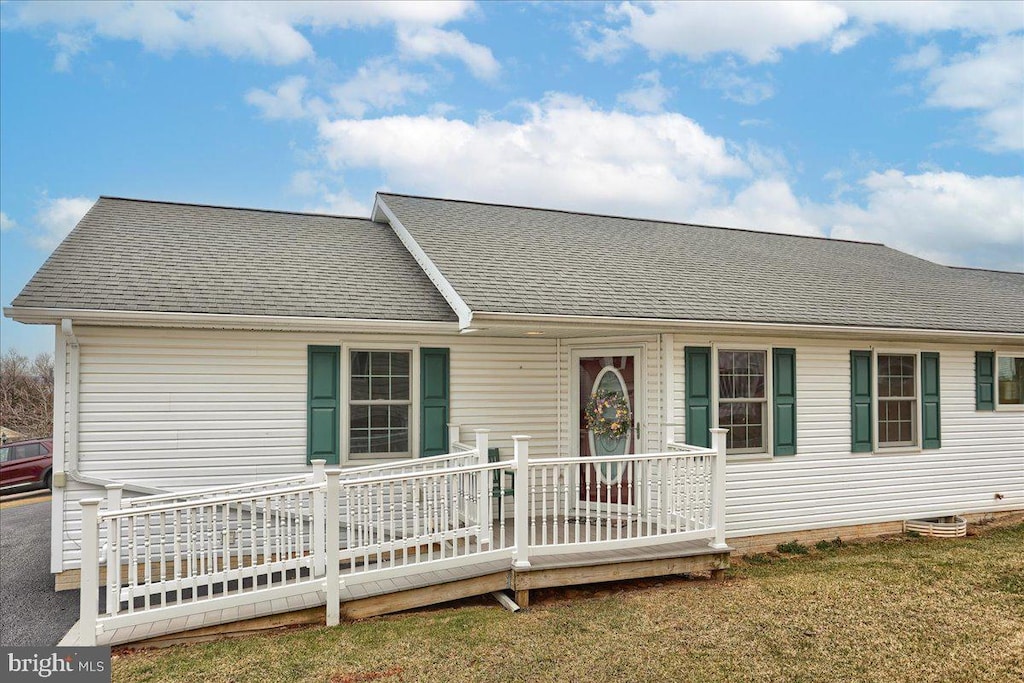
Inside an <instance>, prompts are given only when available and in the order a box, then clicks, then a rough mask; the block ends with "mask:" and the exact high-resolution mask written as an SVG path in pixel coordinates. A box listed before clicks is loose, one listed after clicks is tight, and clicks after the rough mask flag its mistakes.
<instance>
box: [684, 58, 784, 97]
mask: <svg viewBox="0 0 1024 683" xmlns="http://www.w3.org/2000/svg"><path fill="white" fill-rule="evenodd" d="M736 69H737V67H736V65H735V64H732V63H731V60H727V63H726V65H725V66H723V67H721V68H716V69H708V70H707V72H705V74H704V79H703V82H702V85H703V86H704V87H705V88H714V89H715V90H720V91H721V92H722V96H723V97H725V98H726V99H727V100H732V101H733V102H738V103H740V104H746V105H754V104H759V103H761V102H764V101H765V100H767V99H770V98H772V97H774V96H775V86H774V85H772V84H771V83H770V82H768V81H759V80H756V79H754V78H751V77H750V76H744V75H742V74H740V73H739V72H738V71H737V70H736Z"/></svg>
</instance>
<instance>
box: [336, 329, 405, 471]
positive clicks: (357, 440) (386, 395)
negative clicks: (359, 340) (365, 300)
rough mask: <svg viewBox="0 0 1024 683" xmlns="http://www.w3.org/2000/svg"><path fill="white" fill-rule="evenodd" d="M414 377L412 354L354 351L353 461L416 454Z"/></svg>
mask: <svg viewBox="0 0 1024 683" xmlns="http://www.w3.org/2000/svg"><path fill="white" fill-rule="evenodd" d="M412 378H413V353H412V351H411V350H407V349H401V350H396V349H381V350H372V349H371V350H363V349H351V350H349V352H348V406H347V408H348V420H347V427H348V434H347V435H346V438H347V439H348V441H347V446H348V448H347V449H346V451H347V453H348V457H349V458H352V459H364V458H400V457H409V456H410V455H411V454H412V438H413V435H412V424H413V415H412V408H413V381H412Z"/></svg>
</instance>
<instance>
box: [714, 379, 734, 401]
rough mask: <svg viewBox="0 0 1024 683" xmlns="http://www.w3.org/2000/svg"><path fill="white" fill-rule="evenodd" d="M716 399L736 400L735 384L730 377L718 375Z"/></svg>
mask: <svg viewBox="0 0 1024 683" xmlns="http://www.w3.org/2000/svg"><path fill="white" fill-rule="evenodd" d="M718 397H719V398H736V382H735V378H734V377H733V376H732V375H726V374H719V375H718Z"/></svg>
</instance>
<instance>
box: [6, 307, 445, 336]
mask: <svg viewBox="0 0 1024 683" xmlns="http://www.w3.org/2000/svg"><path fill="white" fill-rule="evenodd" d="M4 315H5V316H7V317H8V318H11V319H12V320H17V321H18V322H19V323H27V324H46V325H57V324H61V321H62V320H65V319H71V318H74V319H75V320H77V321H78V322H79V324H88V325H116V326H135V327H188V328H201V329H203V328H205V329H229V330H232V329H233V330H276V331H311V332H347V331H350V330H351V331H359V332H396V333H408V334H426V333H430V332H437V333H453V332H457V331H458V325H457V324H456V323H454V322H436V321H423V320H373V319H364V318H316V317H308V316H284V315H280V316H275V315H235V314H227V313H225V314H221V313H180V312H173V311H170V312H168V311H117V310H111V311H107V310H100V309H90V308H81V309H79V308H29V307H23V306H8V307H7V308H4Z"/></svg>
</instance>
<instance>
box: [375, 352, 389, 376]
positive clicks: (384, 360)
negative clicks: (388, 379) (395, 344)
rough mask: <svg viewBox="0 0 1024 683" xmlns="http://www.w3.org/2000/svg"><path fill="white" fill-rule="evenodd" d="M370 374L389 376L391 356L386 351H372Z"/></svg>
mask: <svg viewBox="0 0 1024 683" xmlns="http://www.w3.org/2000/svg"><path fill="white" fill-rule="evenodd" d="M370 374H372V375H377V376H379V375H390V374H391V354H390V353H387V352H386V351H374V352H373V353H371V354H370Z"/></svg>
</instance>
